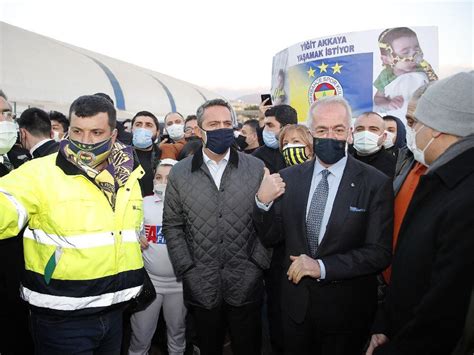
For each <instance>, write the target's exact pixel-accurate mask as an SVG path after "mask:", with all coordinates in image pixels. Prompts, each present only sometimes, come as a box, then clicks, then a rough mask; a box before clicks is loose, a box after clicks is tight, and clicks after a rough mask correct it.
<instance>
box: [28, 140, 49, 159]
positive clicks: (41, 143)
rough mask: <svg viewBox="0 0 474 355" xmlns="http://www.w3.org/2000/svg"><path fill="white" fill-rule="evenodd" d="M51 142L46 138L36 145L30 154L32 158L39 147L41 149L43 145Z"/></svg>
mask: <svg viewBox="0 0 474 355" xmlns="http://www.w3.org/2000/svg"><path fill="white" fill-rule="evenodd" d="M49 141H52V139H51V138H46V139H43V140H42V141H39V142H38V143H36V144H35V145H34V146H33V147H32V148H31V149H30V154H31V156H33V152H34V151H35V150H36V149H38V148H39V147H41V146H42V145H43V144H45V143H46V142H49Z"/></svg>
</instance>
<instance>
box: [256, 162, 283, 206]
mask: <svg viewBox="0 0 474 355" xmlns="http://www.w3.org/2000/svg"><path fill="white" fill-rule="evenodd" d="M285 186H286V184H285V182H284V181H283V179H282V178H281V176H280V174H271V175H270V174H269V172H268V170H265V175H264V177H263V180H262V183H261V184H260V188H259V189H258V192H257V198H258V200H259V201H260V202H262V203H264V204H266V205H268V204H269V203H270V202H272V201H274V200H276V199H277V198H278V197H280V196H281V195H283V194H284V193H285Z"/></svg>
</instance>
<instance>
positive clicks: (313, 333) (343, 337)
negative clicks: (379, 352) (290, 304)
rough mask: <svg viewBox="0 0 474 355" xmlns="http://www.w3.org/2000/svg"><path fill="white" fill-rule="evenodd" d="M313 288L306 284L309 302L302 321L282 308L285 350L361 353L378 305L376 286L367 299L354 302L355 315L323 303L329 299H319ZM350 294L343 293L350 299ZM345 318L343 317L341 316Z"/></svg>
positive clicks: (326, 354)
mask: <svg viewBox="0 0 474 355" xmlns="http://www.w3.org/2000/svg"><path fill="white" fill-rule="evenodd" d="M315 288H316V287H314V288H312V287H309V292H310V302H309V306H308V310H307V313H306V317H305V319H304V320H303V322H302V323H296V322H295V321H294V320H293V319H292V318H291V317H290V316H289V315H288V313H286V312H285V311H283V312H282V320H283V333H284V343H285V353H286V354H298V355H304V354H312V355H352V354H354V355H361V354H363V353H364V352H363V350H364V346H365V344H366V343H367V340H368V338H369V330H370V326H371V324H372V321H373V317H374V314H375V310H376V306H377V299H376V296H377V294H376V292H375V289H374V292H373V297H371V298H372V300H371V302H370V303H367V304H366V305H365V306H364V307H360V303H359V302H356V304H354V307H357V309H356V310H355V311H356V312H355V313H354V315H347V313H346V309H344V308H345V307H341V309H337V307H332V308H331V306H329V307H327V306H328V304H327V303H326V306H325V304H324V303H325V302H330V300H328V299H326V300H324V302H322V299H321V297H320V293H319V292H318V291H319V290H315ZM352 296H353V295H351V293H350V292H347V294H346V295H345V297H347V300H349V302H350V300H351V297H352ZM342 297H344V295H343V296H342ZM337 302H338V300H337V298H336V299H334V304H337ZM345 305H347V303H346V304H345ZM327 308H329V310H328V309H327ZM356 314H357V315H356ZM344 318H345V320H343V319H344ZM336 319H337V320H336ZM341 320H343V321H341Z"/></svg>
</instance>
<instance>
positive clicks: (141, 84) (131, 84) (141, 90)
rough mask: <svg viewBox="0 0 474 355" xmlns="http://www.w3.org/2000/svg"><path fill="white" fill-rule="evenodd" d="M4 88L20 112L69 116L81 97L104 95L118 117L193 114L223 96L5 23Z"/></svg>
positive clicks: (1, 46)
mask: <svg viewBox="0 0 474 355" xmlns="http://www.w3.org/2000/svg"><path fill="white" fill-rule="evenodd" d="M0 89H2V90H3V91H4V92H5V93H6V94H7V95H8V98H9V100H10V101H12V102H14V103H15V104H17V105H18V106H19V107H24V108H26V107H28V106H36V107H42V108H44V109H46V110H51V109H55V110H59V111H61V112H63V113H66V114H67V112H68V110H69V106H70V104H71V103H72V101H74V100H75V99H76V98H77V97H79V96H81V95H85V94H94V93H96V92H104V93H106V94H108V95H110V96H111V97H112V99H113V100H114V101H115V106H116V107H117V109H118V111H119V112H118V117H120V118H127V117H131V116H133V115H134V114H135V113H136V112H138V111H142V110H147V111H151V112H153V113H154V114H155V115H157V116H158V117H163V116H164V115H165V114H166V113H168V112H170V111H178V112H181V113H183V114H193V113H195V112H196V109H197V107H198V106H199V105H201V104H202V103H203V102H204V101H205V100H208V99H212V98H217V97H221V96H220V95H218V94H216V93H213V92H211V91H209V90H206V89H204V88H201V87H198V86H196V85H193V84H190V83H187V82H185V81H182V80H178V79H175V78H172V77H170V76H167V75H164V74H161V73H157V72H154V71H152V70H148V69H145V68H141V67H138V66H136V65H133V64H129V63H126V62H123V61H120V60H117V59H113V58H110V57H107V56H105V55H102V54H99V53H95V52H91V51H88V50H86V49H83V48H79V47H75V46H72V45H70V44H67V43H63V42H59V41H57V40H54V39H51V38H48V37H44V36H41V35H38V34H36V33H33V32H29V31H26V30H23V29H21V28H18V27H15V26H12V25H9V24H7V23H4V22H0Z"/></svg>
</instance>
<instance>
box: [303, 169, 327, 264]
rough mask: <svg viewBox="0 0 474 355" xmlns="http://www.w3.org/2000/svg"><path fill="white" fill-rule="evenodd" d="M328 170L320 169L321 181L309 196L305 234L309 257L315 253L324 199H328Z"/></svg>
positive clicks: (324, 204)
mask: <svg viewBox="0 0 474 355" xmlns="http://www.w3.org/2000/svg"><path fill="white" fill-rule="evenodd" d="M329 174H330V172H329V170H327V169H325V170H323V171H321V175H322V178H321V181H319V183H318V186H316V189H315V190H314V193H313V197H312V198H311V205H310V206H309V211H308V217H307V218H306V234H307V236H308V245H309V250H310V252H311V257H313V258H314V256H315V255H316V249H317V248H318V244H319V233H320V232H321V223H322V221H323V216H324V209H325V208H326V201H327V199H328V193H329V184H328V175H329Z"/></svg>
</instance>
